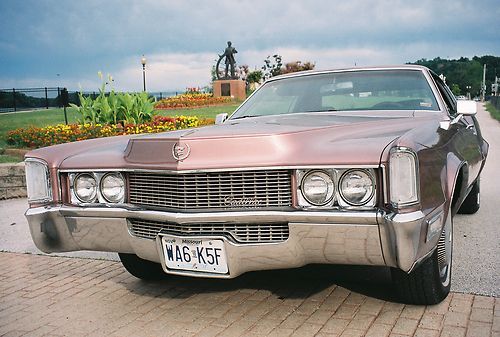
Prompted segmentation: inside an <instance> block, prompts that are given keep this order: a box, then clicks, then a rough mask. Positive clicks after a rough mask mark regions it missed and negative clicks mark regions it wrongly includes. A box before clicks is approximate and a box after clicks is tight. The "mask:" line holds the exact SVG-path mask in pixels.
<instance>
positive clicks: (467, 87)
mask: <svg viewBox="0 0 500 337" xmlns="http://www.w3.org/2000/svg"><path fill="white" fill-rule="evenodd" d="M465 89H467V99H468V100H470V89H472V87H471V86H470V85H467V86H466V87H465Z"/></svg>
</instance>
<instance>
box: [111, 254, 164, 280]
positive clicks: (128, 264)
mask: <svg viewBox="0 0 500 337" xmlns="http://www.w3.org/2000/svg"><path fill="white" fill-rule="evenodd" d="M118 256H119V257H120V260H121V262H122V264H123V267H125V269H126V270H127V271H128V272H129V273H130V274H132V275H134V276H135V277H137V278H140V279H143V280H159V279H162V278H164V277H165V272H164V271H163V269H162V268H161V264H159V263H154V262H151V261H148V260H144V259H141V258H140V257H138V256H137V255H135V254H124V253H118Z"/></svg>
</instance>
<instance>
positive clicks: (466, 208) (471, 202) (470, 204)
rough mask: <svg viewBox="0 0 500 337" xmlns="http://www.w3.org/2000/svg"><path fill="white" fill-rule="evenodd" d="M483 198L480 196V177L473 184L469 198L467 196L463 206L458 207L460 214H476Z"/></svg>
mask: <svg viewBox="0 0 500 337" xmlns="http://www.w3.org/2000/svg"><path fill="white" fill-rule="evenodd" d="M480 202H481V199H480V197H479V178H477V180H476V182H475V183H474V185H473V186H472V189H471V190H470V192H469V195H468V196H467V198H465V200H464V202H463V203H462V206H460V208H459V209H458V213H460V214H474V213H476V212H477V211H478V210H479V207H480V206H481V205H480Z"/></svg>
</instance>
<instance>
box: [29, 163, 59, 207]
mask: <svg viewBox="0 0 500 337" xmlns="http://www.w3.org/2000/svg"><path fill="white" fill-rule="evenodd" d="M36 166H39V167H38V168H37V169H38V170H40V168H41V170H40V171H38V172H37V171H36V170H37V169H35V167H36ZM24 169H25V176H26V192H27V196H28V203H30V204H35V203H40V204H41V203H48V202H51V201H53V200H54V198H53V195H52V184H51V181H50V171H49V165H48V163H47V162H46V161H44V160H42V159H38V158H26V159H25V160H24ZM37 176H38V177H37ZM36 178H39V179H42V182H41V186H40V185H39V182H36V180H37V179H36ZM32 182H33V183H32ZM37 187H38V188H39V187H42V188H43V191H42V192H39V191H38V188H37Z"/></svg>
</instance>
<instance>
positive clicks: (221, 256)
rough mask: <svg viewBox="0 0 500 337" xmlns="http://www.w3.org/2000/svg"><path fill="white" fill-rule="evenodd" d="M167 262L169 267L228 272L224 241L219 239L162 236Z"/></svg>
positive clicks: (219, 272) (220, 272) (218, 272)
mask: <svg viewBox="0 0 500 337" xmlns="http://www.w3.org/2000/svg"><path fill="white" fill-rule="evenodd" d="M161 243H162V247H163V255H164V256H165V263H166V265H167V267H168V268H169V269H178V270H191V271H201V272H209V273H217V274H226V273H227V271H228V269H227V260H226V251H225V249H224V242H223V241H222V240H218V239H202V238H200V239H198V238H179V237H173V236H162V237H161Z"/></svg>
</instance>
